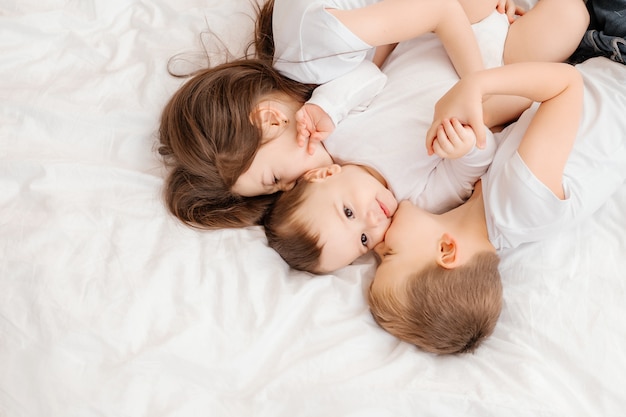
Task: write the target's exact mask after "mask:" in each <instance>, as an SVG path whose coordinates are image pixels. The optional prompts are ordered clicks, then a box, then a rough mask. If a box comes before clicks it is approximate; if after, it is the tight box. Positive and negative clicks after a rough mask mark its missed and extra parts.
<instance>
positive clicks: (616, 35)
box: [569, 0, 626, 64]
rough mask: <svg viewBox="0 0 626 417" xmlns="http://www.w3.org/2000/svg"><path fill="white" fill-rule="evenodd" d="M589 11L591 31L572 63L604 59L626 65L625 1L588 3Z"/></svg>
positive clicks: (586, 35)
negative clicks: (596, 57)
mask: <svg viewBox="0 0 626 417" xmlns="http://www.w3.org/2000/svg"><path fill="white" fill-rule="evenodd" d="M587 10H589V15H590V18H591V19H590V22H589V28H588V30H587V31H586V32H585V35H584V36H583V39H582V41H581V42H580V45H579V46H578V48H577V49H576V51H575V52H574V54H573V55H572V56H571V57H570V59H569V62H571V63H572V64H576V63H579V62H583V61H585V60H586V59H589V58H592V57H595V56H604V57H607V58H609V59H612V60H613V61H616V62H620V63H622V64H626V0H588V1H587Z"/></svg>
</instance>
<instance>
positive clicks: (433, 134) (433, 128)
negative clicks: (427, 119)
mask: <svg viewBox="0 0 626 417" xmlns="http://www.w3.org/2000/svg"><path fill="white" fill-rule="evenodd" d="M438 129H439V122H433V124H432V125H430V128H429V129H428V131H427V132H426V152H427V153H428V155H429V156H430V155H433V154H434V153H435V150H434V148H433V143H434V142H435V140H436V138H437V130H438Z"/></svg>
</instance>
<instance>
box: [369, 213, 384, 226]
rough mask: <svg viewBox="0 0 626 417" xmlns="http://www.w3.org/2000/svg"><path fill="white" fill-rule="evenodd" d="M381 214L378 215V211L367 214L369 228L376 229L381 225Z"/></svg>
mask: <svg viewBox="0 0 626 417" xmlns="http://www.w3.org/2000/svg"><path fill="white" fill-rule="evenodd" d="M381 217H382V216H381V215H380V213H377V212H376V210H370V211H368V212H367V225H368V226H369V227H376V226H378V224H379V223H380V221H381V220H382V219H381Z"/></svg>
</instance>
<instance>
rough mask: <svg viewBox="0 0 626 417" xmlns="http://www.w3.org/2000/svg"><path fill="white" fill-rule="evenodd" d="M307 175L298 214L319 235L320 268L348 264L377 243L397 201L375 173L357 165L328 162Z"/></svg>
mask: <svg viewBox="0 0 626 417" xmlns="http://www.w3.org/2000/svg"><path fill="white" fill-rule="evenodd" d="M331 167H332V168H330V169H328V170H327V171H326V173H325V174H324V175H322V177H320V178H315V179H309V181H311V182H312V183H311V184H309V186H308V189H307V192H306V198H305V200H304V201H303V203H302V206H301V207H300V209H299V211H298V212H299V214H300V216H302V218H303V219H305V221H307V223H308V224H309V225H310V230H311V231H312V232H314V233H319V235H320V245H321V246H322V253H321V256H320V272H330V271H334V270H336V269H339V268H342V267H344V266H347V265H349V264H350V263H352V262H353V261H354V260H356V259H357V258H358V257H360V256H361V255H363V254H365V253H367V252H368V251H369V250H371V249H373V248H374V247H375V246H376V245H377V244H378V243H380V242H381V241H382V240H383V238H384V236H385V231H386V230H387V228H388V227H389V225H390V223H391V216H393V214H394V213H395V211H396V209H397V207H398V203H397V201H396V199H395V197H394V196H393V194H392V193H391V191H390V190H389V189H388V188H386V187H385V186H384V185H383V184H382V183H381V182H380V181H379V180H378V179H376V177H374V176H373V175H372V174H370V173H369V172H368V171H367V170H366V169H364V168H363V167H360V166H357V165H344V166H343V167H339V166H338V165H332V166H331Z"/></svg>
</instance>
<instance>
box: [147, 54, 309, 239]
mask: <svg viewBox="0 0 626 417" xmlns="http://www.w3.org/2000/svg"><path fill="white" fill-rule="evenodd" d="M312 88H313V86H308V85H304V84H301V83H298V82H295V81H292V80H289V79H287V78H285V77H283V76H282V75H280V74H279V73H278V72H277V71H276V70H275V69H274V68H273V67H272V64H271V62H268V61H267V60H264V59H256V58H246V59H240V60H236V61H233V62H229V63H225V64H222V65H219V66H217V67H214V68H209V69H205V70H202V71H200V72H198V73H196V74H195V75H194V76H193V77H192V78H191V79H189V80H188V81H187V82H186V83H185V84H183V86H182V87H181V88H180V89H179V90H178V91H177V92H176V93H175V94H174V95H173V96H172V98H171V99H170V101H169V102H168V103H167V105H166V106H165V108H164V110H163V113H162V115H161V125H160V129H159V139H160V146H159V153H160V154H161V155H162V156H163V157H164V159H165V161H166V163H167V164H168V165H170V166H171V171H170V173H169V175H168V177H167V179H166V185H165V199H166V204H167V206H168V208H169V209H170V211H171V212H172V213H173V214H174V215H175V216H176V217H178V218H179V219H181V220H182V221H183V222H185V223H187V224H189V225H191V226H194V227H201V228H222V227H241V226H249V225H253V224H258V223H259V222H260V220H261V218H262V216H263V214H264V213H265V211H266V209H267V207H268V206H269V204H271V202H272V201H273V200H274V196H258V197H252V198H245V197H241V196H239V195H236V194H234V193H233V192H232V191H231V188H232V186H233V185H234V184H235V182H236V181H237V179H238V178H239V176H240V175H241V174H242V173H243V172H245V171H246V170H247V169H248V167H249V166H250V164H251V163H252V160H253V158H254V155H255V154H256V152H257V150H258V149H259V147H260V145H261V132H260V130H259V129H258V128H257V127H256V126H254V125H253V124H252V123H251V121H250V117H249V115H250V114H251V112H252V110H253V108H254V106H255V105H256V103H257V102H258V101H259V99H260V98H262V97H263V96H265V95H266V94H269V93H272V92H285V93H287V94H288V95H290V96H291V97H293V98H294V99H296V100H298V101H300V102H304V101H306V100H307V99H308V98H309V96H310V93H311V91H312Z"/></svg>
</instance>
